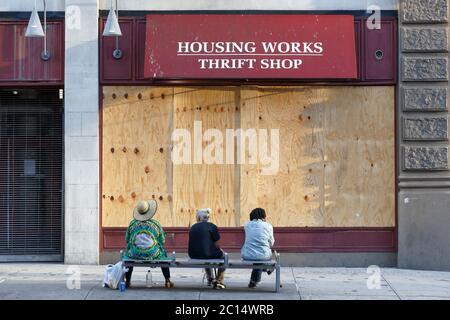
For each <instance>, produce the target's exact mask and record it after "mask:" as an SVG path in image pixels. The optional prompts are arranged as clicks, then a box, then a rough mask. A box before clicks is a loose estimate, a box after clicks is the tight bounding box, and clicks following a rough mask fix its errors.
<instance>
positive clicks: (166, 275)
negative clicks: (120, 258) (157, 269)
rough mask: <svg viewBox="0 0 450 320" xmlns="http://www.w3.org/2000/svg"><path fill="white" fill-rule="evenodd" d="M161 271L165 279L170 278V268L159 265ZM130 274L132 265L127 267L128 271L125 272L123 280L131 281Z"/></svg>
mask: <svg viewBox="0 0 450 320" xmlns="http://www.w3.org/2000/svg"><path fill="white" fill-rule="evenodd" d="M161 271H162V273H163V275H164V278H165V279H166V280H169V279H170V270H169V268H164V267H161ZM132 274H133V267H128V271H127V272H126V273H125V281H126V282H128V283H130V282H131V275H132Z"/></svg>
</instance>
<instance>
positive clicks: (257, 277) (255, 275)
mask: <svg viewBox="0 0 450 320" xmlns="http://www.w3.org/2000/svg"><path fill="white" fill-rule="evenodd" d="M262 272H263V270H261V269H253V271H252V275H251V276H250V281H252V282H254V283H258V282H261V274H262Z"/></svg>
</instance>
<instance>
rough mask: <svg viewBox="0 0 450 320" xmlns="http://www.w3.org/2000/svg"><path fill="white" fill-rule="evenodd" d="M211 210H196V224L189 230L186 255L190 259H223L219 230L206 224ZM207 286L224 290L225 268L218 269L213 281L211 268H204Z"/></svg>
mask: <svg viewBox="0 0 450 320" xmlns="http://www.w3.org/2000/svg"><path fill="white" fill-rule="evenodd" d="M210 213H211V209H209V208H205V209H199V210H197V217H196V218H197V223H196V224H194V225H193V226H192V227H191V229H190V230H189V248H188V253H189V257H190V258H191V259H221V258H223V257H224V253H223V251H222V250H221V249H220V245H219V240H220V234H219V229H217V226H216V225H215V224H213V223H210V222H208V220H209V215H210ZM205 273H206V277H207V280H208V282H207V284H208V286H211V285H213V287H214V288H215V289H225V287H226V286H225V284H224V283H223V280H224V275H225V268H223V267H222V268H218V270H217V276H216V278H215V279H214V277H213V274H212V270H211V268H205Z"/></svg>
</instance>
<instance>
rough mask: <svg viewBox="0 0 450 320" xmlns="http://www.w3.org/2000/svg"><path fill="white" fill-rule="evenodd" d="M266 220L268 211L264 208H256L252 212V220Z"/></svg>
mask: <svg viewBox="0 0 450 320" xmlns="http://www.w3.org/2000/svg"><path fill="white" fill-rule="evenodd" d="M265 218H266V210H264V209H262V208H255V209H253V210H252V212H250V220H258V219H261V220H262V219H265Z"/></svg>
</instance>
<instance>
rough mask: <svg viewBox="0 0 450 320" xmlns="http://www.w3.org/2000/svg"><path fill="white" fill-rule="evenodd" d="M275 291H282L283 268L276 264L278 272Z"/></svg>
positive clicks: (276, 273)
mask: <svg viewBox="0 0 450 320" xmlns="http://www.w3.org/2000/svg"><path fill="white" fill-rule="evenodd" d="M275 276H276V277H275V278H276V280H275V285H276V288H275V292H279V291H280V285H281V268H280V266H279V265H277V266H276V272H275Z"/></svg>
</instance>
